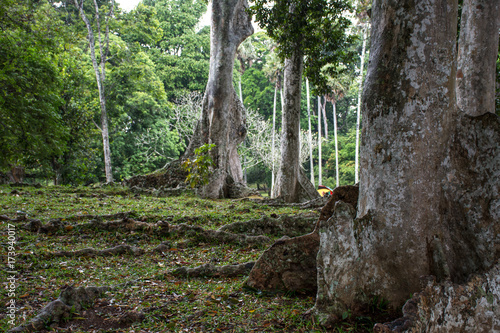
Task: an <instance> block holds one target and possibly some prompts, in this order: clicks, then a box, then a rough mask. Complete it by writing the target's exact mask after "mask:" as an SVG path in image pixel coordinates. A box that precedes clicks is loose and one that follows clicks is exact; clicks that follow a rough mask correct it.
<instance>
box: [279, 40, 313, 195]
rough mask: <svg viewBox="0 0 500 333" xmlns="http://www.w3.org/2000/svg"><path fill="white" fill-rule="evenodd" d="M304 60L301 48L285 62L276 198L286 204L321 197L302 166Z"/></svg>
mask: <svg viewBox="0 0 500 333" xmlns="http://www.w3.org/2000/svg"><path fill="white" fill-rule="evenodd" d="M303 58H304V56H303V54H302V52H301V51H300V48H296V50H295V52H294V53H293V54H292V55H291V56H290V57H289V58H287V59H285V70H284V76H285V78H284V88H285V92H284V111H283V115H282V135H281V140H282V141H281V165H280V170H279V173H278V176H277V179H276V186H275V188H274V195H273V196H274V197H275V198H281V199H282V200H283V201H285V202H301V201H307V200H311V199H314V198H316V197H318V196H319V194H318V192H317V191H316V190H315V189H314V186H313V185H312V184H311V182H310V181H309V180H308V179H307V177H306V176H305V174H304V171H303V170H302V167H301V165H300V142H299V138H300V128H299V125H300V93H301V82H302V72H303V68H304V60H303ZM301 174H304V175H302V176H301Z"/></svg>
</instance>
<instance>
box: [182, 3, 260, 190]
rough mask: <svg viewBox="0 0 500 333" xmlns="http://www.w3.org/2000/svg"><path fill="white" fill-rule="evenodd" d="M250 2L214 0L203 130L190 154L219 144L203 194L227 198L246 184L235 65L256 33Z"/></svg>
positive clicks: (242, 122)
mask: <svg viewBox="0 0 500 333" xmlns="http://www.w3.org/2000/svg"><path fill="white" fill-rule="evenodd" d="M247 7H248V3H247V1H246V0H214V1H213V2H212V24H211V35H210V43H211V47H210V69H209V77H208V83H207V88H206V92H205V97H204V99H203V111H202V120H201V124H200V126H199V127H201V130H200V132H199V134H197V135H198V136H199V135H201V138H195V139H194V140H193V142H192V143H190V147H188V150H187V154H188V155H189V154H190V153H191V152H192V151H194V149H195V148H197V147H196V145H198V144H199V143H201V144H204V143H211V144H215V145H216V146H215V148H214V149H212V151H211V155H212V158H213V160H214V162H215V168H214V169H215V170H214V172H213V174H212V175H211V177H210V179H209V183H208V185H206V186H204V187H203V188H202V189H201V191H200V194H201V195H202V196H204V197H207V198H226V197H228V196H229V195H230V193H229V189H230V186H231V184H233V183H243V172H242V169H241V163H240V159H239V156H238V152H237V147H238V145H239V144H240V143H241V142H243V140H244V139H245V136H246V123H245V110H244V107H243V105H242V103H241V101H240V100H239V98H238V96H237V94H236V91H235V89H234V87H233V83H232V82H233V81H232V79H233V65H234V59H235V57H236V50H237V48H238V46H239V45H240V44H241V42H243V41H244V40H245V39H246V38H247V37H248V36H250V35H251V34H252V33H253V27H252V24H251V17H250V16H249V15H248V13H247V12H246V8H247Z"/></svg>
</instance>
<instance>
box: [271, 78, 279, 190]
mask: <svg viewBox="0 0 500 333" xmlns="http://www.w3.org/2000/svg"><path fill="white" fill-rule="evenodd" d="M277 92H278V82H276V85H275V86H274V104H273V133H272V136H271V158H272V161H271V163H272V170H271V171H272V172H271V193H272V194H273V193H274V181H275V179H274V178H275V173H276V170H275V168H274V167H275V166H274V160H275V159H274V145H275V133H276V95H277Z"/></svg>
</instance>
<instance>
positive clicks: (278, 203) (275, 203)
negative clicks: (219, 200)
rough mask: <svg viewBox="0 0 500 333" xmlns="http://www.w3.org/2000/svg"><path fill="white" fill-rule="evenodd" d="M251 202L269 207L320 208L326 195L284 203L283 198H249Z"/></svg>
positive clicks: (326, 198) (324, 201) (324, 202)
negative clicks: (303, 200) (304, 200)
mask: <svg viewBox="0 0 500 333" xmlns="http://www.w3.org/2000/svg"><path fill="white" fill-rule="evenodd" d="M249 200H250V201H252V202H255V203H259V204H263V205H267V206H271V207H296V208H300V209H313V208H321V207H323V206H324V205H325V204H326V203H327V202H328V197H319V198H316V199H312V200H309V201H306V202H301V203H300V202H298V203H284V202H283V200H281V199H279V198H277V199H262V200H256V199H249Z"/></svg>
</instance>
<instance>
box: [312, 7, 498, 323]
mask: <svg viewBox="0 0 500 333" xmlns="http://www.w3.org/2000/svg"><path fill="white" fill-rule="evenodd" d="M372 17H373V22H372V23H373V24H372V38H371V40H372V48H371V52H370V65H369V68H368V74H367V78H366V83H365V90H364V96H363V110H364V114H363V134H362V135H363V137H362V148H361V180H360V197H359V203H358V215H357V218H356V219H355V218H354V216H353V215H352V214H353V211H349V210H348V209H342V210H339V212H337V218H333V219H330V220H329V221H328V222H325V223H322V224H321V226H320V238H321V245H320V250H319V253H318V297H317V301H316V310H317V313H318V314H319V315H320V316H322V320H325V319H326V318H325V317H327V316H328V315H330V314H335V315H339V314H342V312H343V311H345V309H346V308H348V307H351V308H354V307H356V305H357V304H359V303H360V302H361V303H366V302H367V301H368V299H369V297H370V296H373V295H379V296H382V297H383V298H385V299H387V300H388V301H389V302H390V304H391V305H393V306H398V305H402V303H403V302H404V301H405V300H406V299H407V298H409V296H410V294H411V293H415V292H417V291H419V289H420V279H419V278H420V277H421V276H423V275H434V276H436V278H437V279H438V281H439V280H444V279H451V280H452V281H454V282H463V281H465V280H466V278H467V277H468V276H469V275H470V274H471V273H473V272H480V271H483V270H486V269H488V268H489V267H491V266H492V265H493V264H494V263H495V261H496V260H497V259H498V258H499V257H500V247H499V246H498V244H499V241H500V237H499V232H500V230H499V228H498V220H499V218H500V199H499V198H500V196H499V193H500V188H499V187H500V150H499V146H498V140H500V135H499V134H500V122H499V119H498V117H497V116H495V115H492V114H489V115H487V116H482V117H478V118H476V119H473V118H470V117H468V116H465V115H463V114H461V113H459V112H458V111H457V107H456V96H455V78H456V67H455V59H456V56H455V50H456V18H457V3H456V1H452V0H434V1H425V2H422V3H421V2H413V1H410V0H408V1H395V2H390V3H388V2H387V1H375V2H374V3H373V7H372Z"/></svg>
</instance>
